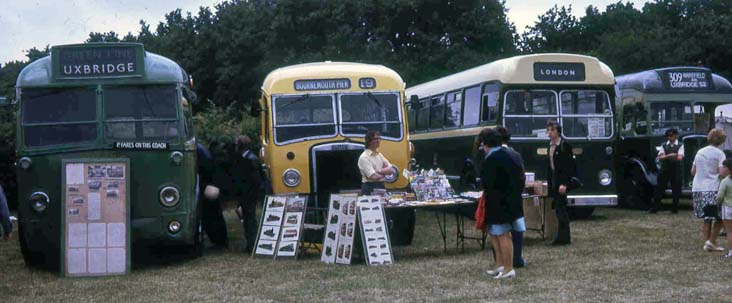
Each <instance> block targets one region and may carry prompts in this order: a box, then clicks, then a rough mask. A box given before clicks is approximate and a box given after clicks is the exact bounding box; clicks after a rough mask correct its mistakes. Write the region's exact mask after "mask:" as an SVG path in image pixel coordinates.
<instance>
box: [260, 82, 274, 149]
mask: <svg viewBox="0 0 732 303" xmlns="http://www.w3.org/2000/svg"><path fill="white" fill-rule="evenodd" d="M267 99H268V98H267V95H265V94H264V93H263V94H262V99H261V100H262V104H264V106H262V113H260V115H262V119H263V120H264V122H263V123H264V128H263V130H264V131H263V132H262V138H263V140H264V144H269V138H270V133H269V130H270V129H272V131H274V125H272V127H271V128H270V127H269V120H270V117H269V110H268V108H267V104H268V103H267V102H269V101H268V100H267Z"/></svg>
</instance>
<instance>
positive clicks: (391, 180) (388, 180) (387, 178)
mask: <svg viewBox="0 0 732 303" xmlns="http://www.w3.org/2000/svg"><path fill="white" fill-rule="evenodd" d="M391 169H393V170H394V173H393V174H391V175H386V176H384V181H386V183H394V182H395V181H396V180H397V179H398V178H399V169H397V167H396V165H392V166H391Z"/></svg>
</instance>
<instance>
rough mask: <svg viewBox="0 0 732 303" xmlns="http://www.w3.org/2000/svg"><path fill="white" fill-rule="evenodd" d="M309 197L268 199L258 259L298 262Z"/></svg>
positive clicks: (260, 231) (258, 243)
mask: <svg viewBox="0 0 732 303" xmlns="http://www.w3.org/2000/svg"><path fill="white" fill-rule="evenodd" d="M306 201H307V197H304V196H267V198H265V203H264V211H262V220H261V222H262V223H261V224H260V227H259V236H258V237H257V243H256V245H255V249H254V253H253V255H254V256H264V257H272V258H296V257H297V251H298V249H299V248H300V245H299V244H300V234H302V227H303V218H304V214H305V206H306Z"/></svg>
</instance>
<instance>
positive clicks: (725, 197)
mask: <svg viewBox="0 0 732 303" xmlns="http://www.w3.org/2000/svg"><path fill="white" fill-rule="evenodd" d="M722 165H724V167H725V168H727V170H728V171H731V172H732V159H727V160H724V162H722ZM717 202H718V203H719V205H720V214H721V217H722V223H724V229H725V230H726V231H727V254H725V255H724V256H722V257H724V258H725V259H732V175H728V176H727V177H725V178H724V179H723V180H722V183H720V184H719V192H718V193H717Z"/></svg>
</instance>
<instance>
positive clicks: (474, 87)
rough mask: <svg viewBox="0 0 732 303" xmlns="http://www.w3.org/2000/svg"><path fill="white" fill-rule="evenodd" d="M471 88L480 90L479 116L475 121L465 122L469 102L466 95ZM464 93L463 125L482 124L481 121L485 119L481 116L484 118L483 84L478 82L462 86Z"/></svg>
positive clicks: (461, 117)
mask: <svg viewBox="0 0 732 303" xmlns="http://www.w3.org/2000/svg"><path fill="white" fill-rule="evenodd" d="M469 89H477V90H478V118H477V119H476V120H475V123H471V124H465V107H466V105H467V104H468V98H467V96H466V95H467V92H468V90H469ZM462 93H463V100H462V114H461V115H460V120H461V124H460V125H461V127H471V126H478V125H481V123H483V121H481V118H482V116H481V114H482V111H483V103H482V102H483V85H481V84H476V85H472V86H468V87H464V88H462Z"/></svg>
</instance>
